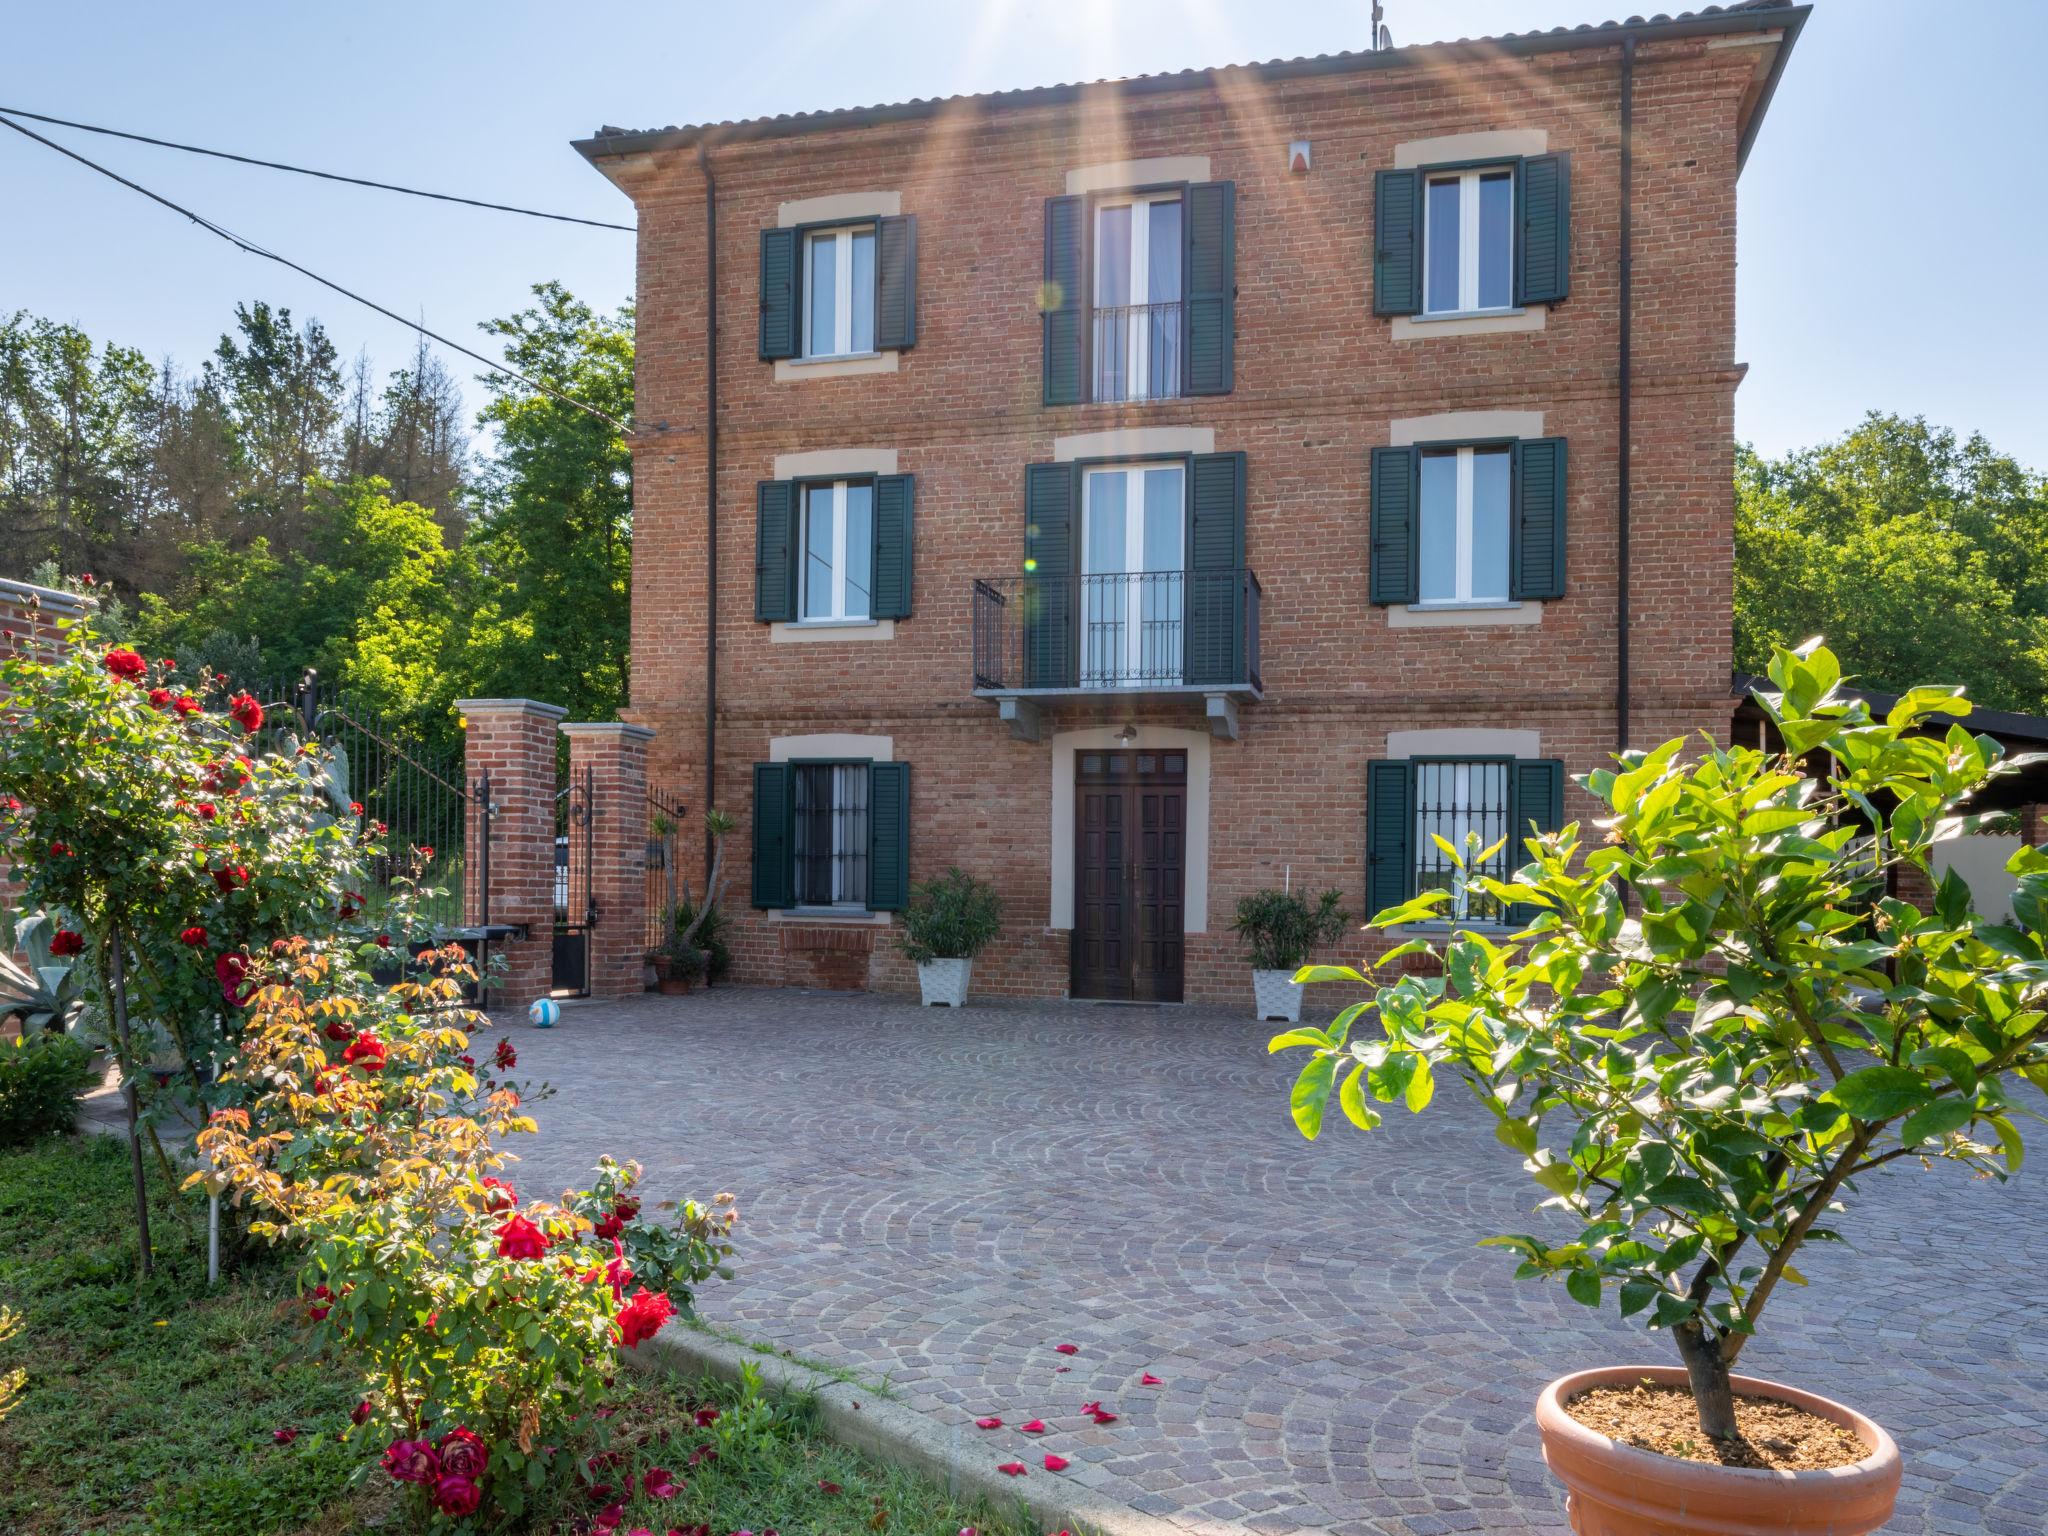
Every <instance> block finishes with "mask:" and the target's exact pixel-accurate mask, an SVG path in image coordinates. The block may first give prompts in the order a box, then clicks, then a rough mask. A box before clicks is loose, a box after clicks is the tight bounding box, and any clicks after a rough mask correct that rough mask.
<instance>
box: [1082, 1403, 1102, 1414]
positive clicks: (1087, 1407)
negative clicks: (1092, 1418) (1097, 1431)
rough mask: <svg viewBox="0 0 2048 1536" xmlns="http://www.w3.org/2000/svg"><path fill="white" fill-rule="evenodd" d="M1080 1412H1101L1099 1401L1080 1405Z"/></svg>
mask: <svg viewBox="0 0 2048 1536" xmlns="http://www.w3.org/2000/svg"><path fill="white" fill-rule="evenodd" d="M1081 1411H1082V1412H1083V1413H1100V1412H1102V1404H1101V1403H1100V1402H1099V1401H1098V1402H1093V1403H1083V1404H1082V1405H1081Z"/></svg>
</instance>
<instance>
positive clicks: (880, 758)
mask: <svg viewBox="0 0 2048 1536" xmlns="http://www.w3.org/2000/svg"><path fill="white" fill-rule="evenodd" d="M805 758H819V759H838V760H842V761H845V762H857V761H859V760H860V759H862V758H867V759H870V760H871V761H873V762H877V763H893V762H894V761H896V738H895V737H893V736H855V735H851V734H849V733H847V732H845V731H822V732H820V733H818V734H817V735H815V736H771V737H769V738H768V761H769V762H771V763H794V762H800V761H802V760H803V759H805Z"/></svg>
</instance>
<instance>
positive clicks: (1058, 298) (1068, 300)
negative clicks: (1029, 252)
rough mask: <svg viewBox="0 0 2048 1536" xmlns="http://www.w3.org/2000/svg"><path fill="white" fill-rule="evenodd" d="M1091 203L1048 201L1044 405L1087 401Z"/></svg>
mask: <svg viewBox="0 0 2048 1536" xmlns="http://www.w3.org/2000/svg"><path fill="white" fill-rule="evenodd" d="M1087 251H1088V199H1087V198H1085V197H1048V198H1047V199H1046V200H1045V286H1044V289H1043V290H1042V291H1041V293H1040V295H1039V308H1040V310H1041V311H1042V313H1043V315H1044V326H1045V403H1046V404H1047V405H1079V404H1080V403H1081V402H1082V401H1083V400H1085V399H1087V398H1088V286H1087V285H1088V262H1087Z"/></svg>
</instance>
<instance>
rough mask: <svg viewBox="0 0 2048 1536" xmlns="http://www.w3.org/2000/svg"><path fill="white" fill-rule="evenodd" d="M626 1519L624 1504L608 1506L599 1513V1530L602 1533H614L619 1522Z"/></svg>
mask: <svg viewBox="0 0 2048 1536" xmlns="http://www.w3.org/2000/svg"><path fill="white" fill-rule="evenodd" d="M625 1518H626V1506H625V1505H624V1504H608V1505H606V1506H605V1507H604V1508H603V1509H600V1510H599V1511H598V1512H597V1528H598V1529H599V1530H600V1531H614V1530H617V1529H618V1526H619V1522H620V1521H621V1520H623V1519H625Z"/></svg>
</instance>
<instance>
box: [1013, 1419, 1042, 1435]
mask: <svg viewBox="0 0 2048 1536" xmlns="http://www.w3.org/2000/svg"><path fill="white" fill-rule="evenodd" d="M1017 1427H1018V1428H1019V1429H1021V1430H1023V1431H1024V1433H1025V1434H1027V1435H1042V1434H1044V1433H1045V1420H1043V1419H1033V1420H1031V1421H1030V1422H1029V1423H1026V1424H1019V1425H1018V1426H1017Z"/></svg>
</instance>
